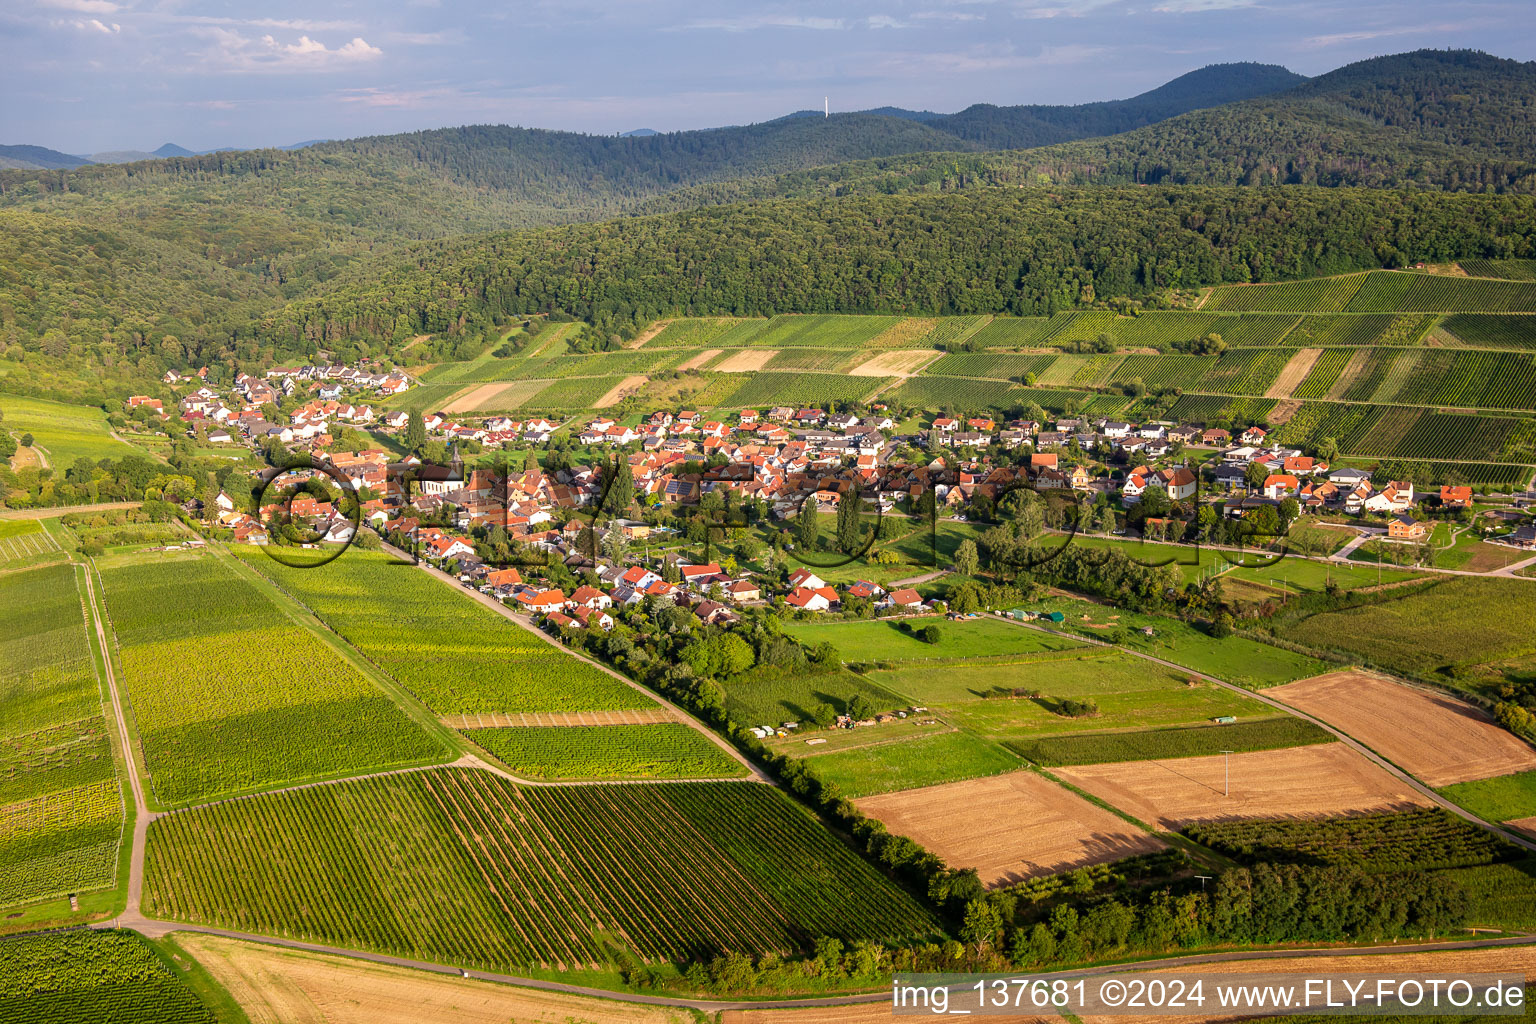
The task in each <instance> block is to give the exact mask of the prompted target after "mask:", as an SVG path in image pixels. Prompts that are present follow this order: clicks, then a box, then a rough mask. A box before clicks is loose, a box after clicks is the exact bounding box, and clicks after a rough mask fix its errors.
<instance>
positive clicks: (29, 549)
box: [0, 519, 58, 569]
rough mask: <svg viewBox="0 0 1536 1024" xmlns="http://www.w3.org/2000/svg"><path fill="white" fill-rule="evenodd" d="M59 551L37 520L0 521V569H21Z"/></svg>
mask: <svg viewBox="0 0 1536 1024" xmlns="http://www.w3.org/2000/svg"><path fill="white" fill-rule="evenodd" d="M57 550H58V547H57V545H55V544H54V543H53V540H52V538H50V537H49V536H48V534H47V532H46V531H45V530H44V529H43V525H42V524H41V523H39V522H38V521H37V520H35V519H7V520H0V568H4V569H19V568H21V567H22V566H23V565H25V564H31V563H35V562H39V561H43V560H44V559H43V557H42V556H45V555H48V554H50V553H52V552H55V551H57Z"/></svg>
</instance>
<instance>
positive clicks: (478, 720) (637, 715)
mask: <svg viewBox="0 0 1536 1024" xmlns="http://www.w3.org/2000/svg"><path fill="white" fill-rule="evenodd" d="M676 721H678V718H677V716H676V715H674V714H673V713H672V712H671V711H670V710H669V709H667V708H664V707H657V708H655V709H654V710H652V709H649V708H647V709H644V710H634V711H535V712H533V713H531V714H529V713H526V712H520V711H519V712H514V713H512V714H501V713H499V712H487V713H484V714H473V715H444V716H442V723H443V724H444V725H446V726H447V727H448V728H450V729H508V728H528V727H538V726H581V725H665V724H667V723H669V722H676Z"/></svg>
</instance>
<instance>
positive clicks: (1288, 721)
mask: <svg viewBox="0 0 1536 1024" xmlns="http://www.w3.org/2000/svg"><path fill="white" fill-rule="evenodd" d="M1333 739H1334V738H1333V737H1332V736H1331V735H1329V734H1328V733H1326V732H1324V731H1323V730H1322V729H1319V728H1318V727H1317V726H1315V725H1313V724H1312V723H1310V722H1305V721H1302V720H1301V719H1299V718H1288V717H1287V718H1261V719H1258V720H1256V721H1240V722H1234V723H1233V724H1231V725H1201V726H1192V727H1187V728H1182V729H1148V730H1144V731H1141V732H1106V733H1079V734H1076V735H1071V736H1045V737H1041V738H1039V739H1034V740H1028V741H1015V742H1012V743H1009V744H1008V746H1009V747H1010V748H1011V749H1012V750H1014V751H1015V752H1017V753H1018V754H1019V756H1021V757H1026V758H1028V759H1029V760H1031V761H1034V762H1035V763H1036V764H1041V765H1074V764H1104V763H1107V762H1111V761H1150V760H1154V759H1156V760H1163V759H1168V758H1177V757H1204V756H1208V755H1212V754H1219V753H1221V752H1222V751H1223V750H1231V751H1233V752H1237V751H1249V750H1278V749H1281V748H1283V747H1300V746H1305V745H1308V744H1312V743H1331V742H1333Z"/></svg>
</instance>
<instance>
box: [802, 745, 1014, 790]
mask: <svg viewBox="0 0 1536 1024" xmlns="http://www.w3.org/2000/svg"><path fill="white" fill-rule="evenodd" d="M809 760H810V763H811V766H812V767H813V768H814V769H815V771H816V774H817V775H819V776H820V777H821V778H822V779H823V780H824V781H825V782H827V783H829V784H830V785H831V786H832V787H833V788H834V790H835V791H836V792H837V793H838V794H839V795H841V796H845V797H848V798H849V799H854V798H857V797H862V796H871V795H873V794H875V793H890V792H893V791H896V790H903V789H918V788H921V787H924V786H933V785H938V784H939V783H944V782H953V781H956V780H960V779H974V778H979V777H981V776H985V775H1000V774H1002V773H1003V772H1009V771H1014V770H1016V769H1018V768H1020V767H1022V766H1023V762H1022V761H1020V760H1019V758H1018V757H1017V756H1015V755H1013V754H1010V753H1008V752H1007V751H1006V750H1003V749H1001V748H1000V747H998V746H997V745H996V744H994V743H989V742H987V741H986V740H983V739H981V738H979V737H976V736H972V735H970V734H969V733H964V732H953V731H951V732H934V733H932V734H929V735H924V736H919V737H917V738H915V739H905V740H902V741H899V742H889V743H878V742H877V743H874V744H873V745H869V746H861V747H850V748H845V749H842V750H835V751H832V752H830V753H826V754H816V755H813V756H811V757H810V758H809Z"/></svg>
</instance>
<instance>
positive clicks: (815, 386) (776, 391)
mask: <svg viewBox="0 0 1536 1024" xmlns="http://www.w3.org/2000/svg"><path fill="white" fill-rule="evenodd" d="M893 380H894V378H890V377H849V376H847V375H845V374H840V373H773V372H766V373H764V372H759V373H754V374H751V375H749V376H747V377H746V379H745V380H741V381H740V385H739V386H738V387H737V388H736V390H734V391H732V392H731V393H730V394H729V395H727V396H726V397H725V398H723V399H721V400H720V401H719V402H718V403H717V404H718V405H723V406H731V407H736V406H742V407H747V406H766V405H796V406H800V405H815V406H825V405H826V404H827V403H828V402H860V401H863V400H864V399H866V398H868V397H869V396H871V395H873V394H874V393H875V392H877V391H879V390H880V389H881V388H884V387H886V386H887V385H889V384H891V383H892V382H893Z"/></svg>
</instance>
